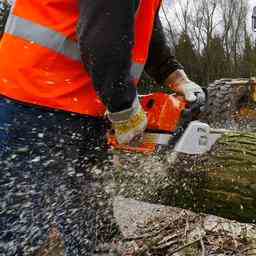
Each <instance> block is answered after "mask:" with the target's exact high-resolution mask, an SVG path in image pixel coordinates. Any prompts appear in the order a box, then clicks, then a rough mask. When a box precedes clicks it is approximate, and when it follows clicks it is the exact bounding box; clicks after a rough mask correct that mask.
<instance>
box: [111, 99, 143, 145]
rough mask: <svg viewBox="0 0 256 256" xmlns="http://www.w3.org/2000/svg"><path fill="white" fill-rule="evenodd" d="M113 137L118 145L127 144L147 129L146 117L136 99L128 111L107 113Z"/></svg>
mask: <svg viewBox="0 0 256 256" xmlns="http://www.w3.org/2000/svg"><path fill="white" fill-rule="evenodd" d="M108 118H109V120H110V121H111V122H112V127H113V129H114V131H115V137H116V140H117V142H118V143H119V144H129V143H130V142H132V141H134V140H135V139H137V138H138V137H140V135H142V133H143V132H144V130H145V129H146V127H147V115H146V113H145V112H144V111H143V109H142V107H141V105H140V102H139V100H138V97H136V98H135V100H134V102H133V105H132V107H131V108H130V109H127V110H123V111H120V112H115V113H109V112H108Z"/></svg>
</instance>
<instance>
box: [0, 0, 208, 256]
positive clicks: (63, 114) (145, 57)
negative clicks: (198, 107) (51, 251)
mask: <svg viewBox="0 0 256 256" xmlns="http://www.w3.org/2000/svg"><path fill="white" fill-rule="evenodd" d="M160 5H161V1H160V0H134V1H118V0H109V1H103V0H97V1H95V0H83V1H78V2H77V1H76V2H75V1H73V0H62V1H56V0H48V1H37V2H34V1H32V0H16V1H15V3H14V4H13V6H12V10H11V13H10V15H9V18H8V21H7V25H6V29H5V33H4V35H3V38H2V39H1V42H0V56H1V58H0V95H1V96H0V157H1V161H0V168H1V173H2V175H1V177H0V193H1V198H0V206H1V212H0V215H1V218H0V222H1V223H0V224H1V225H0V254H1V255H8V256H11V255H33V254H34V253H35V252H36V251H37V250H38V249H39V248H40V247H41V246H42V244H44V242H45V241H46V240H47V238H48V234H49V231H50V230H51V228H52V227H53V226H54V227H55V226H56V227H57V229H58V230H59V232H60V235H61V237H62V238H63V240H64V243H65V253H66V255H92V254H93V251H94V249H95V241H96V233H102V234H104V235H105V234H106V232H105V231H103V230H102V229H101V226H100V225H101V224H97V222H96V219H97V218H96V216H97V214H98V212H100V214H101V213H102V212H103V211H102V209H103V208H105V209H106V211H107V212H108V214H105V213H104V212H103V213H102V215H101V218H100V220H101V221H100V223H104V222H109V216H110V217H111V216H112V213H111V207H107V206H108V200H107V197H108V195H107V194H106V193H105V191H104V189H103V188H104V186H103V184H101V183H100V181H101V180H102V177H100V179H98V178H99V177H98V176H99V175H100V176H101V174H102V173H103V174H102V175H104V174H105V172H106V171H103V172H102V171H101V169H97V168H96V169H95V168H94V167H93V165H98V166H100V165H103V166H104V168H105V166H106V165H107V164H108V163H109V161H108V155H107V153H106V140H105V132H106V126H105V121H104V119H103V116H104V114H105V113H107V116H108V118H109V120H110V121H111V122H112V125H113V128H114V129H115V134H116V137H117V140H118V141H119V142H120V143H129V142H130V141H131V140H133V139H134V138H135V137H136V136H138V135H139V134H141V133H143V131H144V129H145V128H146V125H147V117H146V114H145V113H144V111H143V109H142V108H141V105H140V102H139V100H138V95H137V90H136V85H137V83H138V81H139V79H140V76H141V73H142V71H143V70H144V69H145V70H146V71H147V72H148V73H149V74H150V75H151V76H152V77H153V78H155V79H156V81H157V82H159V83H163V84H165V85H166V86H172V87H173V89H174V90H176V91H177V92H180V93H182V94H183V95H184V96H185V98H186V99H187V100H188V101H201V102H203V101H204V100H205V95H204V93H203V91H202V89H201V87H200V86H198V85H197V84H195V83H194V82H192V81H190V80H189V79H188V77H187V76H186V74H185V72H184V71H183V68H182V66H181V65H180V64H179V63H178V62H177V61H176V59H175V57H174V56H172V55H171V53H170V49H169V48H168V46H167V45H166V42H165V39H164V34H163V30H162V26H161V21H160V19H159V16H158V11H159V8H160ZM98 168H103V167H102V166H100V167H98ZM95 170H96V171H95ZM109 171H110V170H109ZM99 198H103V201H102V200H100V199H99ZM102 205H103V207H102ZM102 218H103V219H102ZM104 218H106V219H104ZM98 219H99V218H98ZM110 222H111V221H110ZM97 228H98V229H99V230H100V231H99V230H98V232H96V229H97ZM106 235H107V238H106V237H104V239H105V238H106V240H109V239H110V238H111V234H106ZM108 235H109V236H108Z"/></svg>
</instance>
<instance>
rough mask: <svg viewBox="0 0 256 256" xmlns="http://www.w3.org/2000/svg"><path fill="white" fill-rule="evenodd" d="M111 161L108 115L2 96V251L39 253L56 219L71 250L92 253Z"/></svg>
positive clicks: (9, 255) (67, 250)
mask: <svg viewBox="0 0 256 256" xmlns="http://www.w3.org/2000/svg"><path fill="white" fill-rule="evenodd" d="M96 165H98V167H95V166H96ZM107 165H109V161H108V155H107V150H106V141H105V124H104V122H103V120H98V119H95V118H89V117H83V116H79V115H74V114H69V113H65V112H60V111H53V110H46V109H41V108H36V107H31V106H25V105H22V104H18V103H15V102H12V101H9V100H5V99H3V98H0V172H1V174H0V255H1V256H2V255H4V256H14V255H15V256H16V255H34V253H35V252H36V251H37V250H38V249H39V248H40V247H41V246H42V245H43V244H44V243H45V241H46V240H47V238H48V235H49V230H50V229H51V228H52V227H53V226H54V227H57V229H58V230H59V232H60V234H61V238H62V239H63V240H64V245H65V254H66V255H68V256H69V255H72V256H73V255H92V251H93V250H94V247H95V243H96V235H95V234H96V229H97V228H98V229H99V230H101V227H100V224H97V223H96V215H98V211H100V209H102V208H104V209H105V210H106V209H109V208H108V207H106V205H108V206H109V204H108V196H107V195H106V194H105V192H104V191H103V185H102V182H103V179H102V177H101V175H102V171H101V169H100V168H102V166H104V168H105V169H106V166H107ZM100 200H101V202H100V203H99V201H100ZM104 204H105V205H104ZM99 205H101V206H99ZM100 207H101V208H100ZM108 214H109V216H111V209H110V210H109V212H108ZM103 215H104V214H103ZM97 218H99V217H97ZM103 218H104V217H103ZM106 218H107V217H106ZM110 221H111V220H110ZM104 222H108V221H106V220H103V221H101V220H100V223H104ZM97 225H98V226H97ZM104 232H105V233H106V231H104Z"/></svg>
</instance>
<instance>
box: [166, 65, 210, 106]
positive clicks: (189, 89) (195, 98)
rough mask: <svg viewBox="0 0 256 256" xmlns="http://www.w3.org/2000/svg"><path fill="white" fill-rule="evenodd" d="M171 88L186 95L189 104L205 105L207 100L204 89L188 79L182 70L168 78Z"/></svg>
mask: <svg viewBox="0 0 256 256" xmlns="http://www.w3.org/2000/svg"><path fill="white" fill-rule="evenodd" d="M167 81H168V83H169V84H170V87H171V88H172V89H173V90H174V91H175V92H177V93H180V94H182V95H184V97H185V99H186V100H187V101H188V102H191V103H192V102H198V103H199V104H202V105H203V104H204V103H205V100H206V96H205V93H204V91H203V89H202V88H201V87H200V86H199V85H198V84H196V83H194V82H192V81H191V80H189V79H188V77H187V75H186V73H185V72H184V70H182V69H178V70H176V71H175V72H173V73H172V74H171V75H170V76H169V77H168V80H167Z"/></svg>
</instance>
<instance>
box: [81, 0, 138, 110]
mask: <svg viewBox="0 0 256 256" xmlns="http://www.w3.org/2000/svg"><path fill="white" fill-rule="evenodd" d="M79 8H80V18H79V25H78V40H79V46H80V51H81V57H82V61H83V63H84V65H85V66H86V68H87V70H88V71H89V73H90V75H91V77H92V80H93V83H94V87H95V89H96V91H97V93H98V95H99V96H100V98H101V99H102V101H103V102H104V104H105V105H106V106H107V108H108V110H109V111H111V112H117V111H121V110H124V109H126V108H129V107H130V106H131V105H132V102H133V100H134V97H135V95H136V89H135V87H134V85H133V83H132V81H131V79H130V66H131V53H132V47H133V40H134V37H133V36H134V35H133V34H134V31H133V27H134V12H135V10H134V8H135V6H134V2H133V1H131V0H80V3H79Z"/></svg>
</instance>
